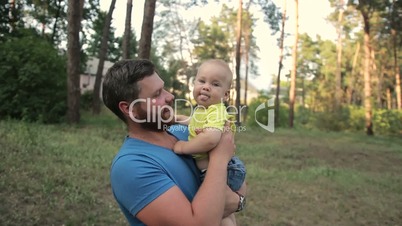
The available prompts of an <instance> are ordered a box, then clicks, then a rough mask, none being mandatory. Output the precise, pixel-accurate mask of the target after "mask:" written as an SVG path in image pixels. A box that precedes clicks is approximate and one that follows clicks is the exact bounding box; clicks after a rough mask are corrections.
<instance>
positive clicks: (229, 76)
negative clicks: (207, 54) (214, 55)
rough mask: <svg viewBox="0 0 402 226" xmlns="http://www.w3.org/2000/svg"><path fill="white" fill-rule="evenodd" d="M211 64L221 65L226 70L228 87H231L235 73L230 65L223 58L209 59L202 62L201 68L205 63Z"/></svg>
mask: <svg viewBox="0 0 402 226" xmlns="http://www.w3.org/2000/svg"><path fill="white" fill-rule="evenodd" d="M211 64H212V65H218V66H221V67H222V68H223V69H224V70H225V71H226V73H225V75H226V77H227V82H228V87H229V88H230V87H231V85H232V80H233V73H232V70H231V69H230V67H229V65H228V64H227V63H226V62H225V61H223V60H221V59H209V60H206V61H204V62H202V64H201V65H200V67H199V68H201V67H202V66H204V65H211Z"/></svg>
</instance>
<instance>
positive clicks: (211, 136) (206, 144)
mask: <svg viewBox="0 0 402 226" xmlns="http://www.w3.org/2000/svg"><path fill="white" fill-rule="evenodd" d="M221 136H222V132H221V131H220V130H218V129H216V128H205V129H204V130H203V131H202V132H201V133H199V134H197V136H195V137H194V138H193V139H191V140H189V141H178V142H177V143H176V144H175V145H174V147H173V151H174V152H175V153H177V154H199V153H206V152H209V151H210V150H211V149H212V148H214V147H215V146H216V145H217V144H218V143H219V140H220V139H221Z"/></svg>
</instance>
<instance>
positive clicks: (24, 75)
mask: <svg viewBox="0 0 402 226" xmlns="http://www.w3.org/2000/svg"><path fill="white" fill-rule="evenodd" d="M0 49H1V50H2V51H0V81H1V84H2V86H1V87H0V103H2V104H1V105H0V118H8V117H10V118H16V119H23V120H27V121H40V122H44V123H54V122H60V121H61V119H62V117H63V116H64V115H65V112H66V99H67V97H66V91H65V90H66V63H65V62H66V60H65V58H64V57H62V56H60V55H59V54H58V51H57V50H56V49H55V48H54V47H53V46H52V45H51V44H49V43H48V42H47V41H45V40H43V39H42V38H40V37H38V36H36V35H35V34H28V32H27V33H26V34H25V35H24V36H22V37H21V38H10V39H9V40H7V41H5V42H3V43H0Z"/></svg>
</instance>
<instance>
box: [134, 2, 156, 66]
mask: <svg viewBox="0 0 402 226" xmlns="http://www.w3.org/2000/svg"><path fill="white" fill-rule="evenodd" d="M155 4H156V0H147V1H145V3H144V17H143V20H142V28H141V38H140V43H139V48H138V57H139V58H142V59H149V58H150V56H151V42H152V31H153V25H154V16H155Z"/></svg>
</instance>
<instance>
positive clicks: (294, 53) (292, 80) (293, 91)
mask: <svg viewBox="0 0 402 226" xmlns="http://www.w3.org/2000/svg"><path fill="white" fill-rule="evenodd" d="M298 38H299V1H298V0H295V38H294V42H293V50H292V59H293V63H292V71H291V75H290V76H291V77H290V89H289V127H290V128H293V121H294V104H295V98H296V73H297V71H296V70H297V43H298Z"/></svg>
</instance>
